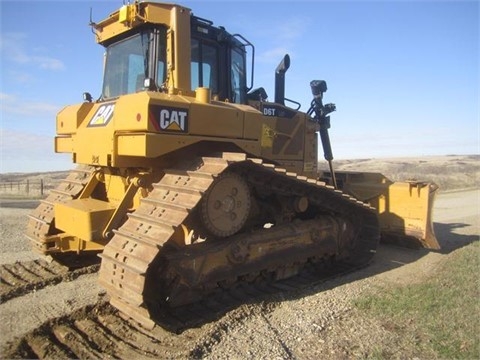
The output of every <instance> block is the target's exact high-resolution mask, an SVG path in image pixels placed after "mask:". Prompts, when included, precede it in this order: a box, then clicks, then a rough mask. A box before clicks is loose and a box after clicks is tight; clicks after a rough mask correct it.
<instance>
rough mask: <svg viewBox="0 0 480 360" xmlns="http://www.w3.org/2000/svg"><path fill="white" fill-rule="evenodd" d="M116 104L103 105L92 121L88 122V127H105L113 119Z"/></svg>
mask: <svg viewBox="0 0 480 360" xmlns="http://www.w3.org/2000/svg"><path fill="white" fill-rule="evenodd" d="M114 109H115V103H107V104H103V105H102V106H100V107H99V108H98V110H97V111H96V112H95V115H93V117H92V119H91V120H90V121H89V122H88V125H87V126H88V127H95V126H105V125H107V124H108V122H109V121H110V120H111V119H112V117H113V110H114Z"/></svg>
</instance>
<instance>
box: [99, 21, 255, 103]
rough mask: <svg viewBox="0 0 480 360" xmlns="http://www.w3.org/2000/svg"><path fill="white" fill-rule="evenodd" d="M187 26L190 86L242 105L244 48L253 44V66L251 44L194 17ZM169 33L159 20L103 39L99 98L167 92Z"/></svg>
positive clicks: (245, 98)
mask: <svg viewBox="0 0 480 360" xmlns="http://www.w3.org/2000/svg"><path fill="white" fill-rule="evenodd" d="M190 29H191V32H190V78H191V84H190V89H189V90H191V91H195V89H197V88H198V87H206V88H210V89H211V94H212V98H213V99H215V100H219V101H228V102H232V103H238V104H245V103H246V102H247V92H248V91H249V90H250V88H251V87H247V80H246V74H247V71H246V54H247V51H246V46H251V47H252V65H253V45H252V44H250V43H249V42H248V41H247V40H245V39H244V38H243V37H242V36H241V35H231V34H229V33H228V32H227V31H226V30H225V29H224V28H223V27H214V26H213V23H212V22H211V21H209V20H205V19H202V18H199V17H196V16H193V15H191V16H190ZM167 33H168V29H167V28H166V27H165V26H163V25H161V24H152V23H146V24H144V25H142V26H138V27H135V28H133V29H131V31H128V32H126V33H123V34H122V35H120V36H117V37H114V38H112V39H110V41H106V42H104V43H103V45H104V46H105V47H106V55H105V69H104V80H103V90H102V100H108V99H113V98H117V97H119V96H121V95H125V94H132V93H136V92H139V91H145V90H148V91H162V92H166V91H167V82H168V76H169V75H168V69H167V65H166V64H167V63H168V61H167V56H168V54H167V41H168V34H167ZM187 53H188V52H187ZM174 56H178V55H177V54H175V55H174ZM252 70H253V68H252ZM251 80H252V81H251V83H253V72H252V79H251Z"/></svg>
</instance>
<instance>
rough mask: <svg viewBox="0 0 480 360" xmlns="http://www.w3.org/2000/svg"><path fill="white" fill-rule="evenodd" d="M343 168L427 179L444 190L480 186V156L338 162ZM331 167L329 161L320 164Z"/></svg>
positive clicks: (401, 178)
mask: <svg viewBox="0 0 480 360" xmlns="http://www.w3.org/2000/svg"><path fill="white" fill-rule="evenodd" d="M334 166H335V169H337V170H342V171H364V172H380V173H382V174H384V175H385V176H386V177H388V178H389V179H391V180H393V181H404V180H412V179H415V180H425V181H433V182H435V183H436V184H437V185H439V186H440V191H445V190H458V189H472V188H480V155H450V156H430V157H419V158H393V159H361V160H338V161H334ZM320 167H321V168H322V169H325V170H327V165H326V164H325V162H323V163H320Z"/></svg>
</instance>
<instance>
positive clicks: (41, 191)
mask: <svg viewBox="0 0 480 360" xmlns="http://www.w3.org/2000/svg"><path fill="white" fill-rule="evenodd" d="M40 195H41V196H43V179H40Z"/></svg>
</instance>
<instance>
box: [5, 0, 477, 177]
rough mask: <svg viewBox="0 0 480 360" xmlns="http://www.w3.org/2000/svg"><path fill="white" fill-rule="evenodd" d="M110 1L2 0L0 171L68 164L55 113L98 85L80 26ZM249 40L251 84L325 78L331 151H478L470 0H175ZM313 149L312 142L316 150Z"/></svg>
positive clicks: (295, 88) (98, 53)
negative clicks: (282, 72) (56, 144)
mask: <svg viewBox="0 0 480 360" xmlns="http://www.w3.org/2000/svg"><path fill="white" fill-rule="evenodd" d="M122 3H123V1H122V0H115V1H113V0H112V1H110V0H108V1H81V2H80V1H26V2H21V1H5V0H0V12H1V21H0V22H1V33H0V36H1V37H0V61H1V73H0V76H1V78H0V79H1V82H0V84H1V88H0V111H1V112H0V127H1V138H0V139H1V144H0V145H1V162H0V172H1V173H5V172H17V171H18V172H25V171H48V170H66V169H69V168H71V167H73V165H72V164H71V162H70V155H68V154H67V155H66V154H55V153H54V151H53V137H54V135H55V114H56V113H57V112H58V110H60V109H61V108H62V107H63V106H65V105H68V104H74V103H78V102H81V101H82V93H83V92H84V91H89V92H90V93H92V95H93V96H94V98H95V97H97V96H98V95H99V93H100V89H101V81H102V61H103V48H102V47H101V46H99V45H97V44H96V43H95V40H94V35H93V34H92V32H91V30H90V28H89V27H88V22H89V14H90V8H92V9H93V19H94V20H97V21H99V20H101V19H103V18H104V17H106V16H107V15H108V14H109V13H111V12H113V11H114V10H115V9H117V8H118V7H120V6H121V5H122ZM178 3H180V4H182V5H184V6H187V7H190V8H191V9H192V10H193V12H194V14H195V15H197V16H200V17H203V18H207V19H210V20H212V21H213V22H214V24H215V25H217V26H220V25H221V26H225V28H226V29H227V30H228V31H229V32H230V33H240V34H242V35H243V36H244V37H246V38H247V39H248V40H250V42H252V43H253V44H254V45H255V49H256V50H255V51H256V63H255V87H260V86H263V87H264V88H265V89H266V90H267V93H268V94H269V96H270V98H269V100H272V101H273V98H274V92H273V84H274V70H275V68H276V66H277V64H278V62H279V61H280V60H281V58H282V56H283V55H284V54H285V53H288V54H290V57H291V66H290V69H289V71H288V72H287V74H286V96H287V97H288V98H290V99H293V100H296V101H298V102H300V103H302V108H301V109H302V110H303V111H306V110H307V109H308V105H309V103H310V100H311V93H310V87H309V83H310V81H311V80H313V79H324V80H326V81H327V83H328V92H327V93H326V95H325V101H326V102H334V103H336V105H337V112H335V113H333V114H332V116H331V122H332V128H331V129H330V136H331V140H332V146H333V154H334V157H335V158H336V159H355V158H380V157H397V156H424V155H447V154H478V153H480V133H479V131H480V129H479V126H480V125H479V122H480V115H479V96H480V95H479V84H480V73H479V63H480V59H479V44H480V38H479V33H480V28H479V26H480V25H479V17H480V8H479V2H478V1H337V2H334V1H265V0H263V1H261V0H256V1H226V0H223V1H200V0H198V1H183V2H182V1H178ZM321 156H322V155H321V154H320V157H321Z"/></svg>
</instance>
